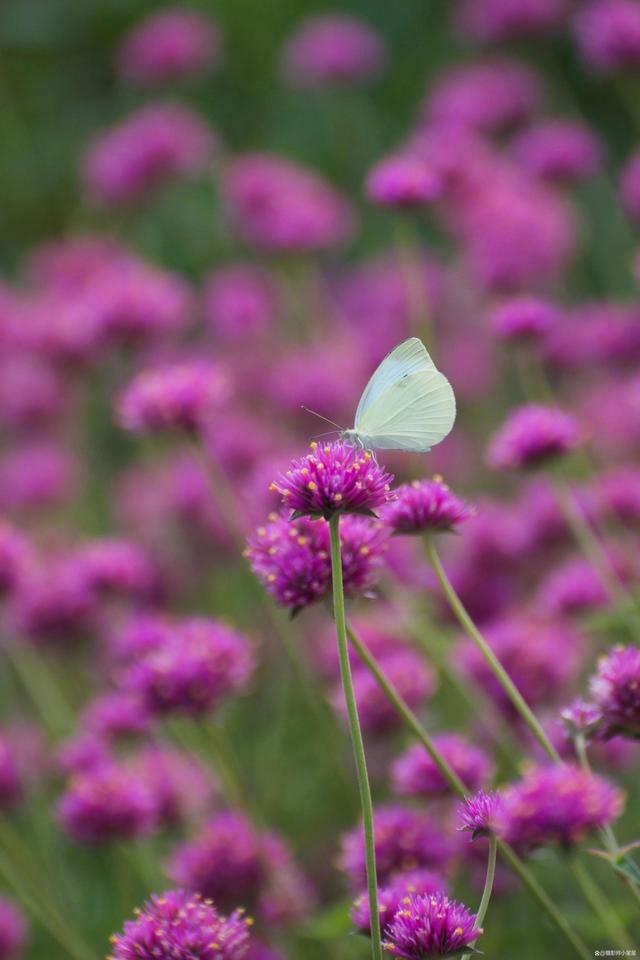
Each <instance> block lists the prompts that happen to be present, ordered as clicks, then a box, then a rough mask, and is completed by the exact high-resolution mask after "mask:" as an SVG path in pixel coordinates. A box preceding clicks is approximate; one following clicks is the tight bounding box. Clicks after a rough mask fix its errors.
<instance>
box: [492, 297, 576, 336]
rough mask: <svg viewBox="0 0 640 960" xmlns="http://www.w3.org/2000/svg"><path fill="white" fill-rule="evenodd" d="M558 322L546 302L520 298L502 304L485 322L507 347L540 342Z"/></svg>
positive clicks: (551, 308)
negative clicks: (511, 344)
mask: <svg viewBox="0 0 640 960" xmlns="http://www.w3.org/2000/svg"><path fill="white" fill-rule="evenodd" d="M559 321H560V311H559V310H558V308H557V307H555V306H554V305H553V304H552V303H549V301H548V300H542V299H541V298H540V297H533V296H524V295H521V296H514V297H509V298H508V299H507V300H503V301H502V303H500V304H498V305H497V306H496V307H494V309H493V310H492V311H491V315H490V318H489V323H490V326H491V329H492V331H493V332H494V333H495V334H496V336H497V337H499V338H500V339H501V340H504V341H507V342H509V343H535V342H537V341H540V340H543V339H544V338H545V337H546V335H547V334H548V333H549V331H550V330H552V329H553V327H555V326H556V324H557V323H558V322H559Z"/></svg>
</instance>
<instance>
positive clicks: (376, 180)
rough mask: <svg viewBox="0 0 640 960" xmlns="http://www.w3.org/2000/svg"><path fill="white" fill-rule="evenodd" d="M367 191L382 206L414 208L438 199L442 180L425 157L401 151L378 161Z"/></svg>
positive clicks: (366, 185) (371, 174)
mask: <svg viewBox="0 0 640 960" xmlns="http://www.w3.org/2000/svg"><path fill="white" fill-rule="evenodd" d="M365 191H366V194H367V197H368V198H369V200H371V201H372V202H373V203H376V204H378V205H379V206H381V207H392V208H395V209H398V210H413V209H416V208H419V207H423V206H425V205H426V204H428V203H433V201H434V200H437V199H439V197H440V196H441V194H442V181H441V178H440V176H439V175H438V174H437V173H436V171H435V170H434V169H433V167H431V166H429V164H428V163H427V162H426V161H425V160H424V159H423V158H422V157H419V156H415V155H413V154H411V153H404V154H403V153H399V154H396V155H394V156H391V157H388V158H387V159H386V160H382V161H380V162H379V163H377V164H376V166H375V167H374V168H373V170H371V172H370V173H369V175H368V177H367V181H366V184H365Z"/></svg>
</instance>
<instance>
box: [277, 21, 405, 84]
mask: <svg viewBox="0 0 640 960" xmlns="http://www.w3.org/2000/svg"><path fill="white" fill-rule="evenodd" d="M386 59H387V56H386V50H385V47H384V44H383V42H382V40H381V39H380V37H379V36H378V34H377V33H375V31H374V30H373V29H372V28H371V27H370V26H369V25H368V24H366V23H363V21H361V20H357V19H356V18H355V17H349V16H340V15H321V16H315V17H308V18H307V19H306V20H303V22H302V23H301V24H300V26H299V27H298V28H297V30H296V31H295V32H294V33H293V35H292V36H291V37H290V38H289V39H288V41H287V43H286V45H285V48H284V51H283V63H282V69H283V73H284V75H285V77H286V78H287V80H288V81H289V82H290V83H291V84H292V85H293V86H295V87H299V88H300V89H314V88H315V89H321V88H323V87H331V86H335V85H340V86H346V85H348V86H359V85H361V84H364V83H366V82H367V81H368V80H370V79H371V78H372V77H375V76H377V75H378V74H379V73H380V72H381V71H382V68H383V67H384V65H385V62H386Z"/></svg>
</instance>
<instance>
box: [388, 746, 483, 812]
mask: <svg viewBox="0 0 640 960" xmlns="http://www.w3.org/2000/svg"><path fill="white" fill-rule="evenodd" d="M433 745H434V747H435V748H436V749H437V751H438V753H439V754H440V755H441V757H442V759H443V760H444V761H445V762H446V763H447V764H448V765H449V766H450V767H451V768H452V770H453V771H454V772H455V773H456V774H457V775H458V777H459V778H460V779H461V780H462V782H463V783H464V785H465V787H467V789H468V790H477V789H478V788H479V787H480V786H481V785H482V784H483V783H486V782H487V780H489V778H490V776H491V772H492V771H491V761H490V760H489V757H488V756H487V754H486V753H485V752H484V750H481V749H480V748H479V747H474V746H472V745H471V744H470V743H467V741H466V740H464V739H463V738H462V737H460V736H458V735H457V734H455V733H443V734H439V735H437V736H434V738H433ZM392 778H393V785H394V788H395V790H396V791H397V792H398V793H400V794H404V795H408V796H418V797H437V796H442V795H444V794H447V793H450V792H451V788H450V787H449V785H448V783H447V781H446V780H445V779H444V777H443V775H442V774H441V773H440V771H439V769H438V767H437V766H436V764H435V762H434V761H433V759H432V758H431V757H430V756H429V754H428V753H427V751H426V750H425V748H424V747H422V746H421V745H420V744H416V745H415V746H412V747H410V748H409V749H408V750H407V751H406V753H404V754H403V755H402V756H401V757H399V759H398V760H396V762H395V763H394V765H393V769H392Z"/></svg>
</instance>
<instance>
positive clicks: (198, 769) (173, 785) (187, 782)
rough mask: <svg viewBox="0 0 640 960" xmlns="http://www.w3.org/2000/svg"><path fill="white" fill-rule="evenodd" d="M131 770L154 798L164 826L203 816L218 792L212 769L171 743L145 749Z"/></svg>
mask: <svg viewBox="0 0 640 960" xmlns="http://www.w3.org/2000/svg"><path fill="white" fill-rule="evenodd" d="M127 767H128V769H129V770H130V771H131V773H132V774H133V776H135V777H136V779H137V780H138V781H139V782H140V783H142V784H144V786H145V787H146V788H147V789H148V790H149V792H150V793H151V795H152V796H153V799H154V804H155V812H156V819H157V822H158V823H159V824H161V825H162V826H164V827H175V826H176V825H178V824H182V823H184V822H185V821H188V820H189V819H191V818H192V817H196V816H200V815H201V814H203V813H204V812H205V811H206V810H207V808H208V807H209V806H210V804H211V801H212V798H213V796H214V795H215V792H216V790H215V785H214V783H213V780H212V778H211V774H210V773H209V770H208V769H206V768H205V767H204V766H203V765H202V764H201V763H200V761H199V760H197V759H196V758H195V757H193V756H190V755H189V754H188V753H185V752H183V751H182V750H179V749H178V748H177V747H174V746H172V745H171V744H170V743H162V742H157V743H150V744H148V745H146V746H143V747H141V748H140V749H138V750H137V751H136V752H135V753H134V754H133V755H131V756H130V757H129V758H128V760H127Z"/></svg>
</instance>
